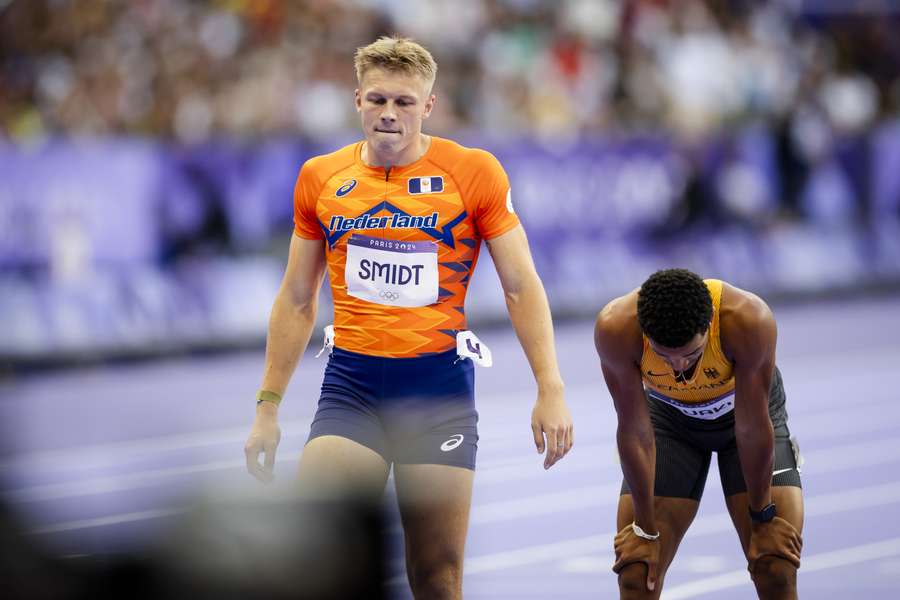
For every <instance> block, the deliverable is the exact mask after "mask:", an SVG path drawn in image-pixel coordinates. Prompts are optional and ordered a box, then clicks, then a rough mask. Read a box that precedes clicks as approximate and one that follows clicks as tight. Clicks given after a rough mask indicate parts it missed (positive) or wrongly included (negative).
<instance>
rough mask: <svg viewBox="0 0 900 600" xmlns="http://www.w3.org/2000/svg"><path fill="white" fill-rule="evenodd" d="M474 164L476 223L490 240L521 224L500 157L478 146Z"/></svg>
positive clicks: (479, 229) (473, 187) (471, 175)
mask: <svg viewBox="0 0 900 600" xmlns="http://www.w3.org/2000/svg"><path fill="white" fill-rule="evenodd" d="M470 165H471V166H469V168H470V169H472V170H471V171H470V177H471V181H472V187H471V193H472V194H473V196H472V201H473V206H474V209H475V210H474V219H475V226H476V227H477V228H478V232H479V233H480V234H481V237H482V238H484V239H486V240H489V239H492V238H495V237H498V236H500V235H503V234H504V233H506V232H507V231H509V230H510V229H513V228H514V227H515V226H516V225H518V224H519V217H517V216H516V213H514V212H513V209H512V200H511V196H510V188H509V177H507V175H506V171H505V170H503V166H502V165H501V164H500V161H499V160H497V159H496V158H495V157H494V155H493V154H491V153H490V152H487V151H485V150H474V151H473V156H472V159H471V163H470Z"/></svg>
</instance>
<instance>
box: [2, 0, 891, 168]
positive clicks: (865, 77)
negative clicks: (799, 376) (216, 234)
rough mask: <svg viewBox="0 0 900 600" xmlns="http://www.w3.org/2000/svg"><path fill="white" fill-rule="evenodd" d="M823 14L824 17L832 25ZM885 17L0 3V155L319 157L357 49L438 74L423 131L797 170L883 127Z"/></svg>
mask: <svg viewBox="0 0 900 600" xmlns="http://www.w3.org/2000/svg"><path fill="white" fill-rule="evenodd" d="M834 6H839V7H840V11H835V10H834ZM898 15H900V12H898V10H897V7H896V6H895V3H894V2H892V0H868V1H858V0H847V1H843V2H838V3H835V2H829V1H826V0H769V1H768V2H759V1H754V0H623V1H620V0H417V1H416V2H402V1H399V0H304V1H293V0H206V1H200V0H132V1H125V0H0V139H3V138H8V139H12V140H26V139H29V138H36V137H41V136H46V135H57V134H64V135H89V136H95V135H114V134H122V133H129V134H138V135H146V136H154V137H163V138H173V139H177V140H180V141H183V142H188V143H192V142H198V141H202V140H206V139H210V138H212V137H216V136H220V135H225V136H241V137H244V136H270V135H272V134H276V133H277V134H286V135H301V136H306V137H308V138H312V139H317V138H324V137H326V136H328V135H330V134H333V133H334V132H336V131H346V130H348V129H351V128H353V127H354V126H355V122H356V115H355V113H354V111H353V106H352V92H353V89H354V87H355V84H356V81H355V77H354V72H353V69H352V56H353V51H354V49H355V48H356V47H358V46H361V45H364V44H366V43H368V42H370V41H372V40H374V39H375V38H376V37H377V36H379V35H383V34H393V33H399V34H402V35H407V36H411V37H414V38H416V39H418V40H420V41H422V42H423V43H424V44H425V45H426V46H427V47H429V48H430V49H431V50H432V52H433V53H434V54H435V56H436V58H437V60H438V64H439V75H438V83H437V88H436V91H437V93H438V95H439V102H440V110H437V111H436V112H435V114H434V117H433V119H432V121H431V123H429V127H430V129H431V131H433V132H436V133H448V134H449V133H453V132H459V131H465V130H467V129H471V130H477V131H481V132H487V133H489V134H491V135H496V136H508V137H509V136H518V135H532V136H534V135H536V136H539V137H541V138H545V139H549V140H553V141H557V140H565V139H567V138H573V137H576V136H579V135H582V134H591V133H596V132H600V133H610V132H614V133H617V132H621V131H625V132H635V131H638V132H640V131H647V130H650V131H659V130H665V131H674V132H675V133H676V134H678V135H679V136H681V137H682V138H684V139H688V140H692V139H698V138H703V137H707V136H708V135H710V134H715V133H716V132H718V131H720V130H721V129H722V128H726V127H733V126H734V125H735V124H740V123H743V122H748V121H750V122H752V121H755V120H758V119H759V118H760V117H763V118H765V119H766V120H768V121H770V122H773V123H776V124H786V126H788V127H789V128H790V130H791V131H792V132H793V133H792V134H791V135H792V136H793V137H795V138H797V139H798V140H799V143H800V144H802V146H803V147H804V148H805V149H806V151H807V152H815V147H816V145H817V144H819V145H821V143H822V138H823V136H824V135H825V134H826V133H828V132H837V133H839V134H847V135H851V136H852V135H855V134H857V133H859V132H863V131H866V130H868V129H869V128H870V127H871V126H872V125H873V124H875V123H876V122H878V121H880V120H882V119H885V118H886V117H889V116H891V115H894V116H896V115H897V114H898V113H900V77H898V74H900V36H898V35H896V32H897V30H898V27H900V21H898V18H897V17H898Z"/></svg>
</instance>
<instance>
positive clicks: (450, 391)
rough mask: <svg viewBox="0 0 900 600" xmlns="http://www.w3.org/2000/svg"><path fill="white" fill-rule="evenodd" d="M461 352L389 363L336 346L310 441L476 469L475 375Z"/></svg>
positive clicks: (398, 460)
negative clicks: (336, 439) (343, 442)
mask: <svg viewBox="0 0 900 600" xmlns="http://www.w3.org/2000/svg"><path fill="white" fill-rule="evenodd" d="M474 369H475V367H474V365H473V363H472V361H471V360H469V359H460V358H459V357H458V356H457V354H456V351H455V350H449V351H447V352H442V353H440V354H434V355H431V356H424V357H416V358H382V357H378V356H368V355H365V354H358V353H356V352H348V351H347V350H341V349H340V348H335V349H334V350H333V351H332V353H331V357H330V358H329V360H328V366H327V367H326V368H325V377H324V379H323V380H322V392H321V395H320V397H319V406H318V409H317V410H316V415H315V417H314V418H313V422H312V426H311V428H310V433H309V439H308V440H307V442H309V440H312V439H314V438H317V437H320V436H323V435H337V436H341V437H345V438H348V439H351V440H353V441H355V442H357V443H359V444H362V445H363V446H366V447H367V448H371V449H372V450H374V451H375V452H377V453H378V454H380V455H381V456H382V457H384V459H385V460H386V461H387V462H388V463H399V464H438V465H451V466H456V467H464V468H467V469H472V470H474V469H475V453H476V451H477V450H478V412H477V411H476V410H475V373H474Z"/></svg>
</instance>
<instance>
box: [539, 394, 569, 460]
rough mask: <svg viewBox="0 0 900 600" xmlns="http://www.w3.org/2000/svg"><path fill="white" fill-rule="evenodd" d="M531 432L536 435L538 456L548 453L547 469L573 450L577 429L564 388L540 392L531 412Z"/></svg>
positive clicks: (546, 456)
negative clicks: (564, 395) (565, 397)
mask: <svg viewBox="0 0 900 600" xmlns="http://www.w3.org/2000/svg"><path fill="white" fill-rule="evenodd" d="M531 432H532V433H533V434H534V445H535V446H537V451H538V454H543V453H544V450H546V451H547V454H546V455H545V456H544V468H545V469H549V468H550V467H552V466H553V465H554V464H555V463H556V462H557V461H558V460H560V459H561V458H562V457H563V456H565V455H566V454H568V452H569V450H571V449H572V444H574V443H575V429H574V426H573V425H572V413H570V412H569V407H568V406H566V401H565V399H564V398H563V391H562V387H560V388H559V389H558V390H552V391H550V390H543V391H539V392H538V399H537V402H535V403H534V410H532V411H531ZM545 436H546V442H545V439H544V437H545Z"/></svg>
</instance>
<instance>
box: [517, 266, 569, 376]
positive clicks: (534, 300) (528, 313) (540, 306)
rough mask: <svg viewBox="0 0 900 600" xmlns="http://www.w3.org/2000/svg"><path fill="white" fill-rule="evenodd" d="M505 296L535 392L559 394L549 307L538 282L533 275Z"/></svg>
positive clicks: (557, 366)
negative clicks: (529, 366) (526, 360)
mask: <svg viewBox="0 0 900 600" xmlns="http://www.w3.org/2000/svg"><path fill="white" fill-rule="evenodd" d="M505 296H506V307H507V309H508V311H509V319H510V321H512V325H513V329H515V331H516V336H517V337H518V338H519V343H520V344H521V345H522V349H523V350H524V351H525V356H526V357H527V358H528V364H529V365H531V370H532V372H533V373H534V378H535V381H537V384H538V388H539V389H542V390H546V391H558V390H559V389H561V388H562V387H563V380H562V375H560V372H559V365H558V364H557V362H556V347H555V346H554V342H553V321H552V319H551V316H550V304H549V303H548V302H547V295H546V294H545V293H544V286H543V285H542V284H541V280H540V279H539V278H538V276H537V274H536V273H535V274H534V275H533V276H531V277H526V278H524V281H523V282H522V286H521V287H520V288H519V289H515V290H506V291H505Z"/></svg>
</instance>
